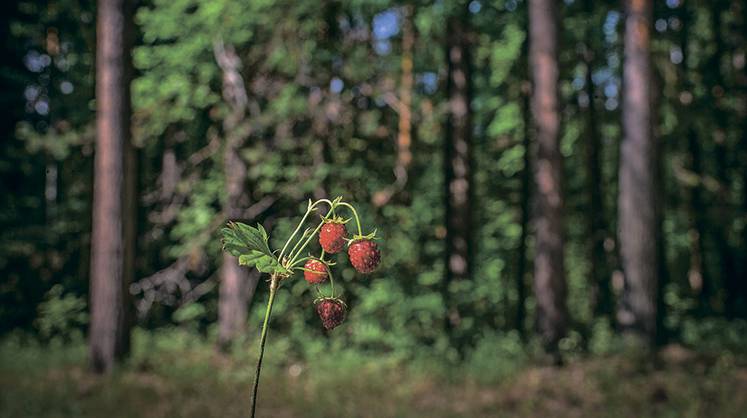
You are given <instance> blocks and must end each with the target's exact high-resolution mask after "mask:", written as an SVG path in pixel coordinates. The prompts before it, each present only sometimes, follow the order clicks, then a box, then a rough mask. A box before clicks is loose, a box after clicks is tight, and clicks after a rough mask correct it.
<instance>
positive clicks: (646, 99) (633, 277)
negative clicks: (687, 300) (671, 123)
mask: <svg viewBox="0 0 747 418" xmlns="http://www.w3.org/2000/svg"><path fill="white" fill-rule="evenodd" d="M625 12H626V18H625V62H624V65H623V109H622V112H623V141H622V144H621V147H620V174H619V177H620V187H619V196H618V210H619V215H618V217H619V235H620V236H619V241H620V255H621V258H622V260H621V261H622V268H623V274H624V278H625V282H624V288H623V293H622V300H621V304H620V310H619V312H618V322H619V324H620V325H621V326H622V327H623V329H625V330H626V331H632V332H633V333H634V334H637V335H639V336H641V337H644V338H645V339H647V340H648V342H654V340H655V337H656V293H657V257H656V254H657V243H656V238H657V237H656V230H657V221H656V212H657V210H656V202H655V200H654V199H655V189H656V186H655V179H654V170H655V166H654V153H655V152H656V149H655V144H654V142H653V137H652V131H651V129H652V128H651V87H652V85H651V57H650V42H651V39H650V36H651V31H650V26H651V16H652V4H651V1H650V0H626V1H625Z"/></svg>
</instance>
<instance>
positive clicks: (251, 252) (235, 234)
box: [221, 222, 288, 274]
mask: <svg viewBox="0 0 747 418" xmlns="http://www.w3.org/2000/svg"><path fill="white" fill-rule="evenodd" d="M221 233H222V235H223V249H224V250H225V251H227V252H228V253H230V254H231V255H233V256H234V257H238V258H239V264H240V265H242V266H247V267H255V268H256V269H257V270H259V271H260V272H262V273H270V274H273V273H278V274H286V273H288V270H286V269H285V268H284V267H283V266H282V265H281V264H280V261H278V259H277V257H275V255H274V254H273V253H272V251H271V250H270V246H269V245H268V244H267V242H268V239H269V237H268V235H267V231H265V229H264V228H263V227H262V225H259V224H257V227H256V228H253V227H251V226H249V225H246V224H243V223H240V222H230V223H229V224H228V226H227V227H226V228H223V229H222V230H221Z"/></svg>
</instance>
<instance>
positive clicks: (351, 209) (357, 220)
mask: <svg viewBox="0 0 747 418" xmlns="http://www.w3.org/2000/svg"><path fill="white" fill-rule="evenodd" d="M339 205H340V206H345V207H346V208H348V209H350V211H351V212H353V217H354V218H355V224H356V226H357V227H358V235H363V228H361V220H360V218H358V211H356V210H355V208H354V207H353V205H351V204H349V203H345V202H340V203H339Z"/></svg>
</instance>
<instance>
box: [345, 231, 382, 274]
mask: <svg viewBox="0 0 747 418" xmlns="http://www.w3.org/2000/svg"><path fill="white" fill-rule="evenodd" d="M348 257H349V258H350V264H352V265H353V267H354V268H355V269H356V270H357V271H358V272H359V273H362V274H368V273H371V272H372V271H374V270H376V267H378V265H379V262H380V261H381V252H380V251H379V247H378V246H377V245H376V243H375V242H373V240H371V239H368V238H363V239H358V240H355V241H353V242H352V243H351V244H350V247H349V248H348Z"/></svg>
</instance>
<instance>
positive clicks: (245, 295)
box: [218, 141, 258, 349]
mask: <svg viewBox="0 0 747 418" xmlns="http://www.w3.org/2000/svg"><path fill="white" fill-rule="evenodd" d="M229 142H230V141H229ZM223 161H224V167H225V172H226V194H227V198H226V204H225V206H224V212H225V214H226V216H227V217H228V219H231V220H238V219H241V218H242V207H243V206H245V205H244V204H242V201H245V200H246V195H245V193H244V182H245V181H246V175H247V169H246V165H245V164H244V161H242V160H241V157H240V156H239V153H238V150H237V149H236V148H235V147H234V146H232V145H231V144H230V143H227V144H226V148H225V151H224V160H223ZM257 279H258V278H257V274H256V273H253V274H252V277H251V280H250V275H249V271H248V269H247V268H246V267H243V266H240V265H239V263H238V259H237V258H236V257H234V256H232V255H230V254H228V253H224V254H223V266H222V267H221V273H220V290H219V295H218V344H219V345H220V347H221V348H224V349H225V348H227V347H228V346H229V345H230V344H231V343H232V342H233V341H234V340H235V339H236V338H237V337H239V336H241V335H243V334H244V330H245V329H246V317H247V305H248V301H249V300H250V298H251V296H253V295H254V289H256V286H257Z"/></svg>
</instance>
